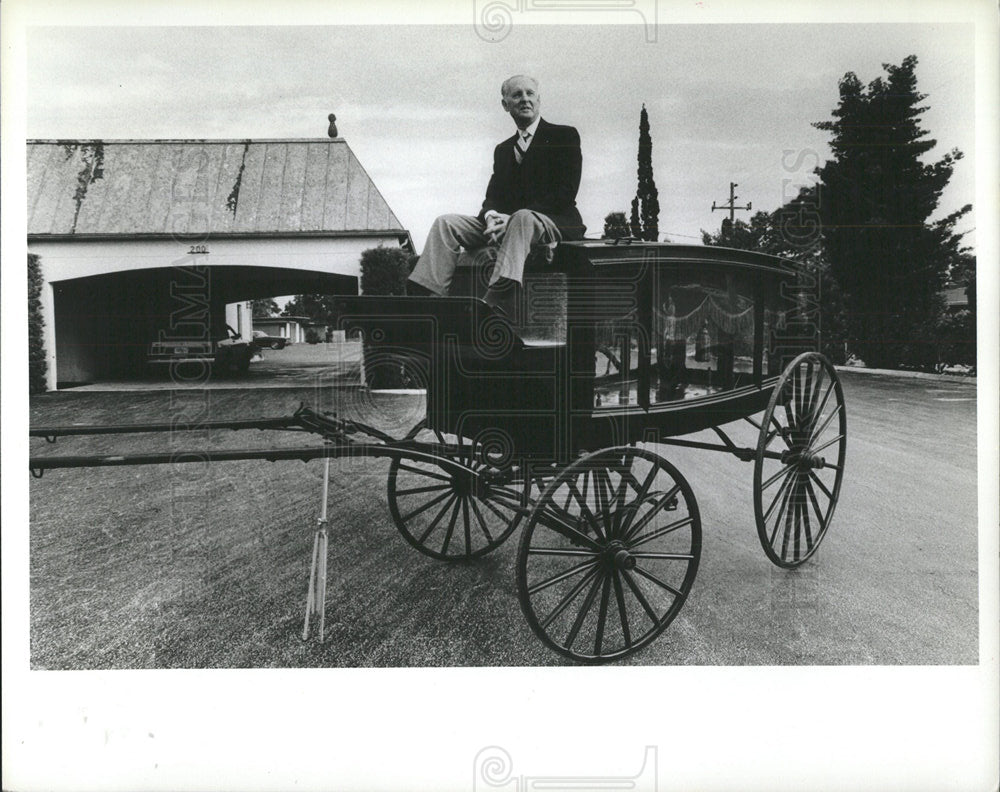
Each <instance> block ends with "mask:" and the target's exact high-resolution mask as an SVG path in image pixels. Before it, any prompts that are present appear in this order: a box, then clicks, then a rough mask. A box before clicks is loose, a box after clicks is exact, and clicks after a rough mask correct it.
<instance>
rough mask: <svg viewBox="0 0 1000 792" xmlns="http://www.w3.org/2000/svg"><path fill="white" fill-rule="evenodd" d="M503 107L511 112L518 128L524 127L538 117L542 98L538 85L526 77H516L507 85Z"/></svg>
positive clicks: (502, 101) (502, 102)
mask: <svg viewBox="0 0 1000 792" xmlns="http://www.w3.org/2000/svg"><path fill="white" fill-rule="evenodd" d="M500 103H501V104H502V105H503V109H504V110H506V111H507V112H508V113H510V117H511V118H513V119H514V123H515V124H517V126H518V129H524V128H525V127H527V126H530V125H531V123H532V122H533V121H534V120H535V119H536V118H538V109H539V107H541V104H542V100H541V97H539V95H538V86H537V85H536V84H535V83H534V81H532V80H529V79H527V78H525V77H518V78H515V79H514V80H512V81H511V82H510V84H509V85H508V86H507V90H506V92H505V93H504V95H503V99H502V100H501V102H500Z"/></svg>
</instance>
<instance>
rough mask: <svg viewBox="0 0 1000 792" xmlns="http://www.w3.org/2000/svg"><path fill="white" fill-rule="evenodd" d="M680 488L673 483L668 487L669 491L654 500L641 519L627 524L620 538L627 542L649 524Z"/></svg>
mask: <svg viewBox="0 0 1000 792" xmlns="http://www.w3.org/2000/svg"><path fill="white" fill-rule="evenodd" d="M680 489H681V485H680V484H674V486H673V487H671V488H670V491H669V492H667V493H666V494H665V495H663V496H662V497H661V498H660V499H659V500H658V501H657V502H656V505H655V506H654V507H653V508H652V509H650V510H649V511H648V512H646V513H645V514H644V515H643V516H642V519H641V520H639V522H637V523H635V525H632V526H629V529H628V533H626V534H625V536H623V537H622V539H624V540H625V541H626V542H628V541H629V540H631V539H632V537H633V536H635V535H636V534H637V533H639V532H640V531H641V530H642V529H643V528H645V527H646V526H647V525H649V523H650V521H651V520H652V519H653V518H654V517H655V516H656V515H657V514H659V513H660V512H661V511H663V509H664V508H666V507H667V506H669V505H670V503H671V502H672V501H673V499H674V496H675V495H676V494H677V493H678V492H680Z"/></svg>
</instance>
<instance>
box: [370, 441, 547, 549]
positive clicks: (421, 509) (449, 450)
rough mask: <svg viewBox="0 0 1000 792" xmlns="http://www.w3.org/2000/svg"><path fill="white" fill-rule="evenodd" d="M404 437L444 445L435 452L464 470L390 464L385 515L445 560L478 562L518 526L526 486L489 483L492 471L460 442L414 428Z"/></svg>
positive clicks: (409, 462) (427, 464) (414, 462)
mask: <svg viewBox="0 0 1000 792" xmlns="http://www.w3.org/2000/svg"><path fill="white" fill-rule="evenodd" d="M406 439H407V440H416V441H417V442H427V443H433V444H434V445H436V446H445V447H446V448H445V449H440V452H441V453H442V454H443V455H445V456H447V457H448V458H449V459H450V460H451V461H452V462H458V463H459V464H461V465H462V466H463V468H464V470H463V471H462V472H461V473H458V472H456V471H454V470H450V469H446V468H444V467H442V466H440V465H438V464H436V463H434V462H426V461H422V460H414V459H409V458H406V457H399V458H394V459H393V460H392V463H391V465H390V466H389V479H388V500H389V511H390V513H391V514H392V519H393V521H394V522H395V524H396V527H397V528H398V529H399V532H400V533H401V534H402V535H403V538H404V539H406V541H408V542H409V543H410V544H411V545H412V546H413V547H415V548H416V549H417V550H419V551H420V552H421V553H424V554H426V555H429V556H431V557H432V558H437V559H440V560H444V561H457V560H461V559H468V558H477V557H479V556H482V555H485V554H486V553H489V552H491V551H492V550H495V549H496V548H497V547H499V546H500V545H501V544H503V542H504V541H505V540H506V539H507V537H509V536H510V534H511V533H512V532H513V531H514V529H515V528H517V526H518V524H519V523H520V522H521V519H522V512H520V511H519V510H518V508H519V507H522V506H523V505H525V504H526V503H527V502H528V497H529V495H530V489H529V488H528V486H523V487H522V486H520V485H519V484H518V482H516V481H514V482H512V483H507V484H503V485H501V484H499V483H491V481H492V480H493V478H494V476H493V475H492V474H495V473H496V472H497V471H496V470H495V469H493V468H492V467H490V466H489V465H487V464H486V463H484V462H483V460H481V459H479V458H478V457H479V456H481V455H479V454H477V453H475V449H474V448H473V446H471V445H470V444H469V443H468V442H467V441H462V440H461V439H460V438H458V439H456V438H455V437H454V436H451V435H443V434H441V433H439V432H431V431H428V430H426V429H424V428H423V425H422V424H418V425H417V426H415V427H414V429H413V430H412V431H411V432H410V433H409V434H408V435H407V437H406Z"/></svg>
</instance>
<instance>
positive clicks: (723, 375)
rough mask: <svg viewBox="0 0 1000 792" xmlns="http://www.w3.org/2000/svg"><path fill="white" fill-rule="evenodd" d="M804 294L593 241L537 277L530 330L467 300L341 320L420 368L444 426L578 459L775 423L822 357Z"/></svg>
mask: <svg viewBox="0 0 1000 792" xmlns="http://www.w3.org/2000/svg"><path fill="white" fill-rule="evenodd" d="M803 285H804V284H803V283H802V281H801V276H800V275H799V274H798V273H797V272H796V270H795V268H794V266H793V265H792V264H791V263H789V262H786V261H784V260H782V259H778V258H775V257H772V256H765V255H762V254H757V253H751V252H748V251H741V250H730V249H725V248H717V247H698V246H682V245H669V244H653V243H632V244H619V245H612V244H607V243H605V242H603V241H601V242H590V241H587V242H575V243H564V244H561V245H560V246H559V247H558V248H557V250H556V256H555V259H554V261H553V263H552V264H551V265H549V266H548V267H545V268H536V269H534V270H531V271H529V272H527V273H526V277H525V284H524V298H525V305H524V307H525V318H524V321H523V323H522V324H523V327H522V329H521V330H519V331H516V332H515V331H514V330H513V329H512V328H511V326H510V325H509V324H508V323H507V322H506V321H505V320H504V319H503V318H501V317H499V316H496V315H495V314H494V313H493V312H492V311H491V309H490V308H489V307H487V306H486V305H485V304H484V303H482V302H481V301H480V300H477V299H474V298H470V297H468V296H464V297H463V296H454V297H421V298H415V297H358V298H344V299H343V300H342V301H340V311H341V317H340V321H341V326H343V327H347V328H352V327H361V328H362V329H363V330H364V331H365V333H366V338H367V339H368V340H369V341H371V342H375V343H377V345H378V346H377V348H374V349H369V350H368V353H367V354H366V366H367V367H369V368H371V367H373V366H375V367H377V366H379V365H382V364H383V363H385V362H387V361H392V365H396V363H395V361H397V360H398V359H399V356H400V355H405V356H408V357H409V358H410V361H411V371H414V370H415V371H418V372H419V375H418V377H417V379H422V380H424V382H422V383H420V384H422V385H424V386H425V387H426V389H427V421H428V426H429V427H430V428H432V429H436V430H438V431H441V432H446V433H451V434H455V435H459V436H461V437H465V438H468V439H478V440H479V441H481V442H484V443H486V445H487V447H488V448H490V450H491V451H492V452H493V453H494V454H495V455H497V456H500V457H503V456H506V455H508V454H509V455H511V456H514V457H518V458H522V457H530V458H533V459H540V460H548V461H552V462H557V463H565V462H567V461H568V460H570V459H572V458H574V457H575V456H576V455H577V454H578V453H579V452H580V451H583V450H593V449H597V448H604V447H609V446H620V445H625V444H628V443H633V442H638V441H651V442H655V441H656V440H657V439H660V438H666V437H673V436H677V435H682V434H687V433H691V432H696V431H699V430H701V429H705V428H708V427H712V426H719V425H722V424H725V423H728V422H729V421H732V420H736V419H738V418H741V417H744V416H748V415H752V414H754V413H758V412H760V411H762V410H763V409H764V408H765V407H766V405H767V402H768V399H769V397H770V394H771V391H772V389H773V387H774V384H775V382H776V381H777V377H778V375H779V374H780V373H781V370H782V366H783V364H784V363H785V362H787V361H788V360H790V359H791V358H792V357H793V356H794V355H795V354H797V353H799V352H801V351H805V350H813V349H815V348H816V345H817V343H816V342H817V339H816V338H815V337H814V336H813V335H811V334H810V333H809V332H808V327H807V324H806V323H804V322H803V319H804V318H805V317H806V313H807V311H806V306H804V301H803V299H802V292H803V288H802V287H803ZM805 285H807V284H805ZM414 361H415V362H416V363H417V365H416V366H413V365H412V362H414Z"/></svg>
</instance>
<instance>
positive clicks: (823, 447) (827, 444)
mask: <svg viewBox="0 0 1000 792" xmlns="http://www.w3.org/2000/svg"><path fill="white" fill-rule="evenodd" d="M843 439H844V436H843V435H842V434H839V435H837V436H836V437H834V438H833V439H832V440H827V441H826V442H825V443H823V445H821V446H820V447H819V448H811V449H809V453H811V454H818V453H819V452H820V451H825V450H826V449H827V448H829V447H830V446H832V445H833V444H834V443H839V442H840V441H841V440H843Z"/></svg>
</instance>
